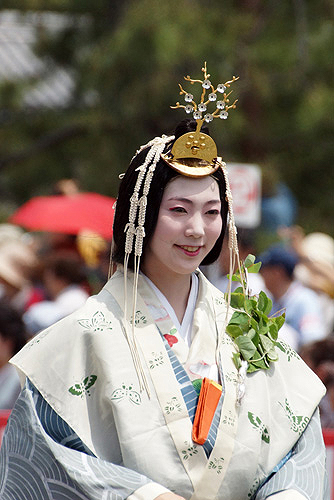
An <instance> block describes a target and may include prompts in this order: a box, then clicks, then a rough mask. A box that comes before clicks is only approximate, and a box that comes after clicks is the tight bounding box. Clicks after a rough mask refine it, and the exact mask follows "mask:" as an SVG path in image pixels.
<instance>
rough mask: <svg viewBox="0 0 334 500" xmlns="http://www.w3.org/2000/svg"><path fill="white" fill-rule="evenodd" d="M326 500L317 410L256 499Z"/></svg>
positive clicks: (324, 468)
mask: <svg viewBox="0 0 334 500" xmlns="http://www.w3.org/2000/svg"><path fill="white" fill-rule="evenodd" d="M265 499H268V500H305V499H306V500H329V488H328V480H327V473H326V451H325V445H324V441H323V437H322V430H321V424H320V417H319V410H318V409H317V410H316V411H315V413H314V414H313V416H312V418H311V420H310V422H309V424H308V426H307V427H306V429H305V431H304V432H303V434H302V435H301V436H300V438H299V440H298V441H297V443H296V445H295V446H294V447H293V449H292V450H291V452H289V454H288V455H287V457H285V458H284V459H283V460H282V461H281V462H280V464H278V465H277V466H276V467H275V469H274V470H273V472H272V473H271V474H270V475H269V477H268V478H267V480H266V481H265V482H264V484H263V485H262V486H261V487H260V489H259V490H258V492H257V494H256V495H255V500H265Z"/></svg>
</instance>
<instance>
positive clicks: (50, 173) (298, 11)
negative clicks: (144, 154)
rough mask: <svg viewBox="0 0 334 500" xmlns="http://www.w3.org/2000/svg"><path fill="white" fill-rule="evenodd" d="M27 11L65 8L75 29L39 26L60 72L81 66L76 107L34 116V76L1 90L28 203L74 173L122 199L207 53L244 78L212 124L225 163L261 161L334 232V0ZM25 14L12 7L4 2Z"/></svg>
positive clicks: (6, 175)
mask: <svg viewBox="0 0 334 500" xmlns="http://www.w3.org/2000/svg"><path fill="white" fill-rule="evenodd" d="M19 4H20V5H19V6H20V8H21V10H22V12H24V11H25V12H28V11H29V12H31V11H35V12H36V11H40V12H43V11H47V10H52V11H54V12H58V13H66V14H67V15H69V18H68V19H69V20H68V22H67V24H66V25H65V26H64V28H63V29H61V30H59V31H57V32H56V33H50V32H48V31H47V30H46V29H43V26H41V27H40V29H39V36H38V41H37V44H36V48H35V50H36V53H37V54H38V55H39V56H40V57H41V58H42V60H45V61H47V65H46V67H47V69H48V71H53V70H54V68H55V67H56V66H57V67H62V68H66V69H67V70H68V71H70V72H71V75H72V77H73V79H74V81H75V90H74V92H73V96H72V100H71V102H70V103H69V104H68V105H67V106H66V107H65V108H62V109H58V110H47V109H44V110H34V111H33V112H31V111H30V112H29V113H28V111H27V110H25V109H22V107H21V106H20V96H21V95H22V92H23V91H25V90H26V87H27V86H33V85H34V84H35V81H27V82H24V84H22V83H17V82H7V83H5V84H3V85H2V88H1V89H0V105H1V109H2V116H3V119H2V128H1V131H0V140H1V150H0V167H1V172H0V176H1V177H0V179H1V183H2V185H3V186H5V188H6V194H7V193H8V194H7V196H9V197H11V199H13V200H14V201H16V202H18V203H19V202H22V201H24V200H25V199H27V198H28V197H30V196H31V195H33V194H36V193H42V192H46V191H47V189H48V186H49V185H50V183H51V182H53V181H55V180H57V179H59V177H62V176H74V177H76V178H78V179H79V180H80V181H81V184H82V186H83V187H84V188H85V189H90V190H96V191H99V192H103V193H105V194H111V195H115V194H116V192H117V186H118V174H119V173H120V172H122V171H124V170H125V168H126V166H127V164H128V162H129V160H130V159H131V157H132V155H133V153H134V151H135V150H136V148H137V147H138V146H139V145H140V144H143V143H145V142H147V140H149V139H150V138H152V136H153V135H157V134H161V133H166V132H171V131H172V130H173V127H174V125H175V123H176V122H177V121H178V120H179V119H182V118H183V117H184V116H183V113H182V111H180V110H176V111H172V110H170V108H169V106H170V105H171V104H174V103H175V102H176V101H177V100H178V97H179V96H178V87H177V84H178V82H182V80H183V76H184V75H185V74H190V75H191V76H192V77H199V76H200V74H201V71H200V70H201V66H202V64H203V61H204V60H206V61H207V63H208V69H209V71H210V72H211V73H212V77H213V78H214V79H215V80H217V82H218V81H220V80H224V79H228V78H229V77H230V76H232V75H233V74H236V75H239V76H240V80H239V81H238V84H235V85H234V87H235V88H234V94H235V96H236V97H237V98H238V99H239V102H238V109H237V110H236V111H235V112H233V113H231V115H230V117H229V119H228V121H227V122H225V121H224V122H223V123H221V122H220V123H216V122H218V120H215V123H213V124H212V126H211V130H212V134H213V135H214V137H215V139H216V142H217V143H218V146H219V150H220V151H221V152H222V154H223V157H224V159H225V160H226V161H247V162H257V163H259V164H261V165H263V166H264V167H266V168H267V169H268V168H270V169H274V170H275V172H276V175H277V176H278V177H279V178H281V179H282V180H283V181H285V182H286V183H287V184H288V185H289V186H290V188H291V189H292V190H293V192H294V194H295V195H296V197H297V199H298V202H299V205H300V213H299V222H300V223H301V224H302V225H303V226H304V227H305V229H306V230H312V229H318V230H323V231H326V232H331V233H332V232H333V227H332V213H333V208H334V206H333V205H334V202H333V196H332V192H333V187H334V186H333V184H334V181H333V176H332V175H329V172H330V169H331V162H332V159H333V145H332V144H333V141H332V140H331V139H332V132H333V119H332V115H331V113H330V111H329V110H330V103H332V102H333V97H334V96H333V93H334V91H333V85H332V76H333V73H332V71H333V70H332V60H331V57H332V56H331V47H332V46H333V41H334V40H333V38H334V35H333V33H334V30H333V12H332V7H331V4H330V2H329V1H325V0H316V1H314V0H313V1H312V2H311V1H310V0H294V1H286V2H274V1H272V0H271V1H268V2H263V1H260V0H243V1H241V2H238V3H237V4H236V3H235V2H232V1H230V0H226V1H224V2H221V1H218V0H210V1H207V2H200V1H199V0H177V1H176V0H169V1H168V2H158V1H156V0H135V1H134V0H127V1H124V0H123V1H122V2H116V1H109V2H106V1H105V0H98V1H96V2H88V1H84V0H82V1H80V2H77V1H76V0H53V1H46V0H45V1H42V0H25V1H22V0H21V2H19ZM14 7H15V8H17V7H18V5H17V2H16V3H15V6H14V5H13V1H8V0H7V2H6V0H5V2H4V6H3V8H14Z"/></svg>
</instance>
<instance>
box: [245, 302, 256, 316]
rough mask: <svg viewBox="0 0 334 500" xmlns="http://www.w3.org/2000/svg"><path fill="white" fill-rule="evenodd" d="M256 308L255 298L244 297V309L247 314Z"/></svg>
mask: <svg viewBox="0 0 334 500" xmlns="http://www.w3.org/2000/svg"><path fill="white" fill-rule="evenodd" d="M254 309H256V300H255V299H245V310H246V311H247V312H248V314H252V311H253V310H254Z"/></svg>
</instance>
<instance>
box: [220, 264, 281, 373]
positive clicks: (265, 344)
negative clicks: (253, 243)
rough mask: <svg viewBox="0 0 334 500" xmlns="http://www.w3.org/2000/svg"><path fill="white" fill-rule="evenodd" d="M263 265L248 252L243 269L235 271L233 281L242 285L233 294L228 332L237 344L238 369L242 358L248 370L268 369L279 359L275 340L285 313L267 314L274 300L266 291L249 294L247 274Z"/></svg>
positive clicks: (235, 358)
mask: <svg viewBox="0 0 334 500" xmlns="http://www.w3.org/2000/svg"><path fill="white" fill-rule="evenodd" d="M260 267H261V262H258V263H255V256H254V255H248V256H247V257H246V259H245V261H244V262H243V263H242V264H241V266H240V270H239V271H238V272H236V273H235V274H233V276H232V281H238V282H239V283H241V285H242V286H240V287H238V288H237V289H236V290H235V291H234V292H232V293H231V294H230V303H231V307H233V308H234V309H236V310H235V311H234V313H233V315H232V317H231V319H230V321H229V323H228V325H227V327H226V332H227V333H228V334H229V335H230V336H231V337H232V338H233V340H234V342H235V344H236V345H237V347H238V352H236V353H234V354H233V361H234V364H235V366H236V367H237V369H239V368H240V367H241V360H246V361H247V362H248V369H247V372H248V373H252V372H255V371H257V370H267V369H268V368H269V367H270V362H272V361H277V359H278V355H277V352H276V349H275V347H276V345H277V342H276V341H277V337H278V331H279V329H280V328H281V327H282V326H283V324H284V321H285V314H284V313H283V314H281V315H280V316H270V317H269V316H268V314H269V313H270V311H271V308H272V301H271V299H270V298H269V297H267V295H266V294H265V292H263V291H261V292H260V294H259V296H255V295H253V296H250V295H249V293H248V291H247V282H246V277H247V274H248V273H257V272H258V271H259V270H260ZM227 297H228V294H226V298H227Z"/></svg>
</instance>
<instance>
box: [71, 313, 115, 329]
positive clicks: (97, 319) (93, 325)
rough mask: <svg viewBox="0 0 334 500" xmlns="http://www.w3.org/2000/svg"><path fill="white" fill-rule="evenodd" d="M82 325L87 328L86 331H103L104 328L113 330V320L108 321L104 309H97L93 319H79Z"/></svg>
mask: <svg viewBox="0 0 334 500" xmlns="http://www.w3.org/2000/svg"><path fill="white" fill-rule="evenodd" d="M78 323H79V325H80V326H83V327H84V328H85V331H86V332H87V331H88V332H89V331H93V332H102V331H104V330H112V328H111V321H106V318H105V316H104V314H103V312H102V311H96V313H94V314H93V316H92V318H91V319H79V320H78Z"/></svg>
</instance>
